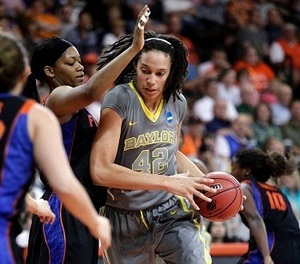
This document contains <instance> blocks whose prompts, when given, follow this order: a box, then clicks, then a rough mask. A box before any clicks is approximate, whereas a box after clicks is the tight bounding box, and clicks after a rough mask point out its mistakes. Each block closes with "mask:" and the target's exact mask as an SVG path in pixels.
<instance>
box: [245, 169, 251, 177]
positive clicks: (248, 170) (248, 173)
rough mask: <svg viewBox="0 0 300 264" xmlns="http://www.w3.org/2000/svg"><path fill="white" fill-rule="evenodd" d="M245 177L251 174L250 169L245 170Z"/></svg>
mask: <svg viewBox="0 0 300 264" xmlns="http://www.w3.org/2000/svg"><path fill="white" fill-rule="evenodd" d="M244 170H245V176H246V177H249V175H250V174H251V169H250V168H245V169H244Z"/></svg>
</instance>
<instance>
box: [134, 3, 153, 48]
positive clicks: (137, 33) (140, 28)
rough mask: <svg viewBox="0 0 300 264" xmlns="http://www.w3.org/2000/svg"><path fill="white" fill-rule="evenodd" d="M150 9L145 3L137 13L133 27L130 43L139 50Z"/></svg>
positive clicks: (142, 42)
mask: <svg viewBox="0 0 300 264" xmlns="http://www.w3.org/2000/svg"><path fill="white" fill-rule="evenodd" d="M150 13H151V12H150V9H149V7H148V6H147V5H145V6H144V8H143V9H142V11H141V12H140V13H139V15H138V18H137V22H136V25H135V28H134V36H133V43H132V45H133V46H134V47H136V48H137V49H138V50H141V49H142V48H143V46H144V28H145V25H146V24H147V22H148V21H149V16H150Z"/></svg>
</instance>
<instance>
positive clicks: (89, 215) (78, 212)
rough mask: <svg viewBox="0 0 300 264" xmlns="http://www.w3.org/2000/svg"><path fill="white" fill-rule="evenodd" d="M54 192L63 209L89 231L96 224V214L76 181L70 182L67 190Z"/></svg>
mask: <svg viewBox="0 0 300 264" xmlns="http://www.w3.org/2000/svg"><path fill="white" fill-rule="evenodd" d="M56 192H57V194H58V196H59V198H60V200H61V201H62V203H63V205H64V206H65V208H66V209H67V210H68V211H69V212H70V213H71V214H73V215H74V216H75V217H76V218H78V219H79V220H80V221H81V222H82V223H83V224H85V225H86V226H87V227H88V228H89V229H91V228H92V227H93V226H94V225H95V224H97V217H98V213H97V211H96V210H95V208H94V206H93V204H92V202H91V200H90V198H89V196H88V194H87V192H86V191H85V190H84V188H83V187H82V186H81V184H80V183H79V182H77V180H76V181H73V180H72V182H70V183H69V186H68V188H67V189H64V190H63V191H61V190H56Z"/></svg>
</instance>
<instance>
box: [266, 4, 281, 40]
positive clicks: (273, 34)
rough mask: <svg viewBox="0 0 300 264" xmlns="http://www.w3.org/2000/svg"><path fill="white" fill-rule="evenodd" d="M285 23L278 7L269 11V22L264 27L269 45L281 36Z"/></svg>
mask: <svg viewBox="0 0 300 264" xmlns="http://www.w3.org/2000/svg"><path fill="white" fill-rule="evenodd" d="M283 23H284V20H283V17H282V15H281V13H280V11H279V9H278V8H277V7H276V6H274V7H272V8H271V9H269V11H268V13H267V21H266V24H265V27H264V29H265V32H266V34H267V41H268V44H269V45H271V44H272V43H273V42H274V41H276V40H277V39H278V38H279V37H280V36H281V32H282V27H283Z"/></svg>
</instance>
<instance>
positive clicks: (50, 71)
mask: <svg viewBox="0 0 300 264" xmlns="http://www.w3.org/2000/svg"><path fill="white" fill-rule="evenodd" d="M44 73H45V74H46V76H48V77H49V78H53V77H54V72H53V69H52V67H50V66H45V67H44Z"/></svg>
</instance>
